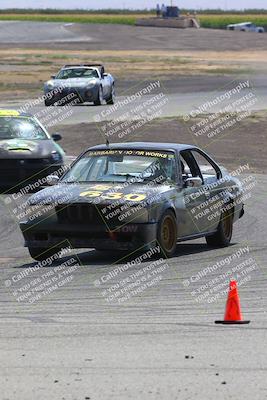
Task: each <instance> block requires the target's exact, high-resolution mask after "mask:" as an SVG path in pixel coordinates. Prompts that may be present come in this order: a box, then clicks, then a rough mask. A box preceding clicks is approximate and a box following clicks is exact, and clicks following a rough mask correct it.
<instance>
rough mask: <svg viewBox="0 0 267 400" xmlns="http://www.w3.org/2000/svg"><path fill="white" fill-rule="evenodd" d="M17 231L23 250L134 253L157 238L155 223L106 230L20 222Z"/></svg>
mask: <svg viewBox="0 0 267 400" xmlns="http://www.w3.org/2000/svg"><path fill="white" fill-rule="evenodd" d="M20 228H21V231H22V233H23V236H24V239H25V247H35V248H37V247H39V248H50V247H54V246H55V247H67V246H71V247H72V248H99V249H106V250H135V249H137V248H140V247H142V246H144V245H147V247H148V248H149V247H150V244H151V243H152V242H155V240H156V237H157V223H154V222H153V223H143V224H140V223H139V224H127V225H124V226H122V227H120V228H118V229H114V230H109V229H107V227H106V226H104V225H100V226H84V225H73V224H72V225H71V226H70V225H64V224H57V223H54V224H49V223H47V224H45V223H44V222H42V223H40V224H36V223H30V222H22V223H20Z"/></svg>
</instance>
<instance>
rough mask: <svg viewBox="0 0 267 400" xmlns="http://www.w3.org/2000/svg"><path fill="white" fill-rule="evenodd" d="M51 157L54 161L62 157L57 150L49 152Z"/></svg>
mask: <svg viewBox="0 0 267 400" xmlns="http://www.w3.org/2000/svg"><path fill="white" fill-rule="evenodd" d="M51 158H52V160H53V161H54V162H58V161H61V159H62V157H61V154H60V153H58V152H57V151H52V153H51Z"/></svg>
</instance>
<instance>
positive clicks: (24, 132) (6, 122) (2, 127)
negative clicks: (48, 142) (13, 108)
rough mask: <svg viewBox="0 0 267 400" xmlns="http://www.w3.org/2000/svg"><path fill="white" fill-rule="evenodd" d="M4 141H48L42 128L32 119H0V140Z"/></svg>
mask: <svg viewBox="0 0 267 400" xmlns="http://www.w3.org/2000/svg"><path fill="white" fill-rule="evenodd" d="M4 139H29V140H43V139H48V137H47V135H46V133H45V132H44V130H43V129H42V127H41V126H40V125H39V124H38V123H37V122H36V121H35V120H33V119H30V118H29V119H27V118H22V117H21V118H10V117H5V118H3V117H1V118H0V140H4Z"/></svg>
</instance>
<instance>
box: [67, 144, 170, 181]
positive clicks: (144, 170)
mask: <svg viewBox="0 0 267 400" xmlns="http://www.w3.org/2000/svg"><path fill="white" fill-rule="evenodd" d="M103 153H105V152H104V151H89V152H88V153H86V154H85V155H84V156H83V157H82V158H81V159H80V160H78V161H77V162H76V163H75V164H74V165H73V167H72V168H71V170H70V171H69V172H68V173H67V174H66V175H65V176H64V178H63V179H62V182H66V183H69V182H76V183H87V182H126V181H130V182H132V183H145V182H148V181H153V182H155V183H157V184H161V183H163V182H166V181H173V180H175V159H174V154H173V153H166V152H165V153H163V152H151V151H130V153H132V154H129V151H114V150H111V151H107V152H106V153H107V154H103ZM141 154H142V155H141ZM143 154H144V155H143Z"/></svg>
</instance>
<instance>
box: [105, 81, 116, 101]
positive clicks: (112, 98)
mask: <svg viewBox="0 0 267 400" xmlns="http://www.w3.org/2000/svg"><path fill="white" fill-rule="evenodd" d="M114 103H115V86H114V85H112V88H111V92H110V96H109V97H108V99H107V104H111V105H112V104H114Z"/></svg>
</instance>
